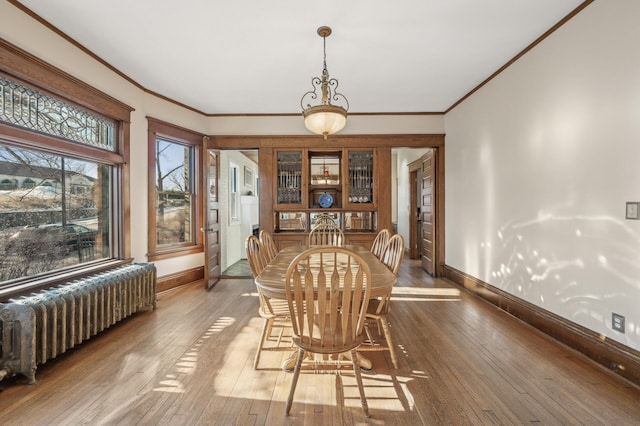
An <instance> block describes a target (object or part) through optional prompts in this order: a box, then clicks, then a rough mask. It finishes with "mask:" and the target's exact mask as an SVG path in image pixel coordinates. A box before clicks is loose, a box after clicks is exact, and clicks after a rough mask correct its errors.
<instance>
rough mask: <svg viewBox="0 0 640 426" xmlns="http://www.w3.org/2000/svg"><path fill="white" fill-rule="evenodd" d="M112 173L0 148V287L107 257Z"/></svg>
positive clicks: (72, 161) (107, 168)
mask: <svg viewBox="0 0 640 426" xmlns="http://www.w3.org/2000/svg"><path fill="white" fill-rule="evenodd" d="M111 173H112V171H111V167H110V166H106V165H102V164H99V163H95V162H90V161H81V160H77V159H72V158H68V157H61V156H58V155H54V154H49V153H45V152H40V151H35V150H26V149H20V148H15V147H9V146H3V145H0V281H7V280H12V279H16V278H24V277H30V276H33V275H37V274H40V273H44V272H49V271H54V270H58V269H62V268H65V267H71V266H75V265H77V264H80V263H85V262H89V261H92V260H97V259H104V258H109V257H112V252H111V249H110V241H111V238H110V235H111V222H110V218H111V211H110V210H111V205H110V199H111V191H110V185H111Z"/></svg>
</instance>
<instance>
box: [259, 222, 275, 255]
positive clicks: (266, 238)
mask: <svg viewBox="0 0 640 426" xmlns="http://www.w3.org/2000/svg"><path fill="white" fill-rule="evenodd" d="M259 239H260V242H261V243H262V246H263V247H264V251H265V257H266V259H267V262H271V261H272V260H273V258H274V257H276V254H278V249H277V248H276V243H275V241H273V237H272V236H271V234H270V233H268V232H267V231H265V230H264V229H263V230H261V231H260V237H259Z"/></svg>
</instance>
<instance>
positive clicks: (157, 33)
mask: <svg viewBox="0 0 640 426" xmlns="http://www.w3.org/2000/svg"><path fill="white" fill-rule="evenodd" d="M19 1H20V3H22V4H23V5H24V6H26V7H27V8H29V9H30V10H32V11H33V12H35V13H36V14H37V15H39V16H40V17H42V18H43V19H45V20H46V21H48V22H49V23H50V24H52V25H53V26H55V27H57V28H58V29H59V30H61V31H62V32H64V33H65V34H67V35H68V36H69V37H71V38H73V39H74V40H76V41H77V42H79V43H80V44H82V45H83V46H84V47H86V48H87V49H88V50H90V51H91V52H93V53H94V54H95V55H97V56H99V57H100V58H102V59H103V60H104V61H106V62H107V63H109V64H110V65H111V66H113V67H114V68H116V69H117V70H119V71H120V72H122V73H123V74H125V75H127V76H128V77H129V78H131V79H132V80H134V81H135V82H137V83H138V84H140V85H141V86H143V87H144V88H146V89H147V90H150V91H152V92H155V93H158V94H160V95H163V96H165V97H167V98H170V99H172V100H174V101H177V102H180V103H182V104H185V105H187V106H189V107H191V108H194V109H196V110H198V111H201V112H203V113H206V114H280V113H299V112H301V107H300V98H301V96H302V94H303V93H304V92H306V91H308V90H310V89H311V78H312V77H314V76H319V75H320V74H321V71H322V59H323V58H322V38H321V37H320V36H318V35H317V33H316V30H317V28H318V27H320V26H322V25H328V26H330V27H331V28H332V29H333V34H332V35H331V36H330V37H328V38H327V68H328V70H329V73H330V75H331V77H333V78H336V79H338V80H339V83H340V91H341V92H342V93H343V94H344V95H345V96H346V97H347V98H348V100H349V104H350V109H349V112H350V113H368V112H369V113H370V112H379V113H380V112H390V113H393V112H442V111H445V110H446V109H447V108H449V107H450V106H452V105H453V104H454V103H455V102H456V101H458V100H459V99H460V98H462V97H463V96H464V95H465V94H467V93H468V92H469V91H471V90H472V89H473V88H475V87H476V86H477V85H478V84H480V83H482V82H483V81H484V80H485V79H486V78H487V77H489V76H490V75H491V74H493V73H494V72H495V71H497V70H498V69H499V68H500V67H502V66H503V65H504V64H506V63H507V62H509V60H510V59H512V58H513V57H514V56H516V55H517V54H518V53H519V52H521V51H522V50H523V49H525V48H526V47H527V46H528V45H529V44H530V43H532V42H533V41H534V40H536V39H537V38H538V37H539V36H540V35H542V34H543V33H545V32H546V31H547V30H548V29H549V28H551V27H552V26H553V25H555V24H556V23H557V22H558V21H560V20H562V19H563V18H564V17H565V16H566V15H567V14H569V13H570V12H571V11H572V10H573V9H575V8H576V7H577V6H579V5H580V4H581V3H582V2H583V0H395V1H389V0H350V1H349V0H323V1H317V2H314V3H312V2H306V1H302V0H276V1H265V0H235V1H234V0H226V1H225V0H181V1H177V0H109V1H104V0H103V1H99V0H55V1H51V0H19Z"/></svg>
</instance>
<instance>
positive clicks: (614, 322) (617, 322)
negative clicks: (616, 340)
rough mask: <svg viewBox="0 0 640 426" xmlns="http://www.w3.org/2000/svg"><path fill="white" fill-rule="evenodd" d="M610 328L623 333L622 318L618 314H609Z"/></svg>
mask: <svg viewBox="0 0 640 426" xmlns="http://www.w3.org/2000/svg"><path fill="white" fill-rule="evenodd" d="M611 328H613V329H614V330H615V331H619V332H620V333H624V317H623V316H622V315H619V314H615V313H612V314H611Z"/></svg>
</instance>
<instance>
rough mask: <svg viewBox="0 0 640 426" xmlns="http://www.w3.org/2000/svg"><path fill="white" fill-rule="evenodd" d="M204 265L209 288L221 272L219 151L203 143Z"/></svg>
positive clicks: (205, 283)
mask: <svg viewBox="0 0 640 426" xmlns="http://www.w3.org/2000/svg"><path fill="white" fill-rule="evenodd" d="M204 161H205V166H204V170H205V182H206V191H205V206H206V207H205V209H206V213H205V217H206V221H205V225H204V242H205V265H204V271H205V274H204V275H205V276H204V278H205V279H204V286H205V288H207V289H209V288H211V287H213V285H215V283H217V282H218V280H220V275H221V274H222V271H221V267H220V253H221V246H220V200H219V188H218V187H219V185H218V182H219V181H220V180H219V178H220V151H218V150H217V149H209V148H207V147H206V144H205V160H204Z"/></svg>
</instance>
